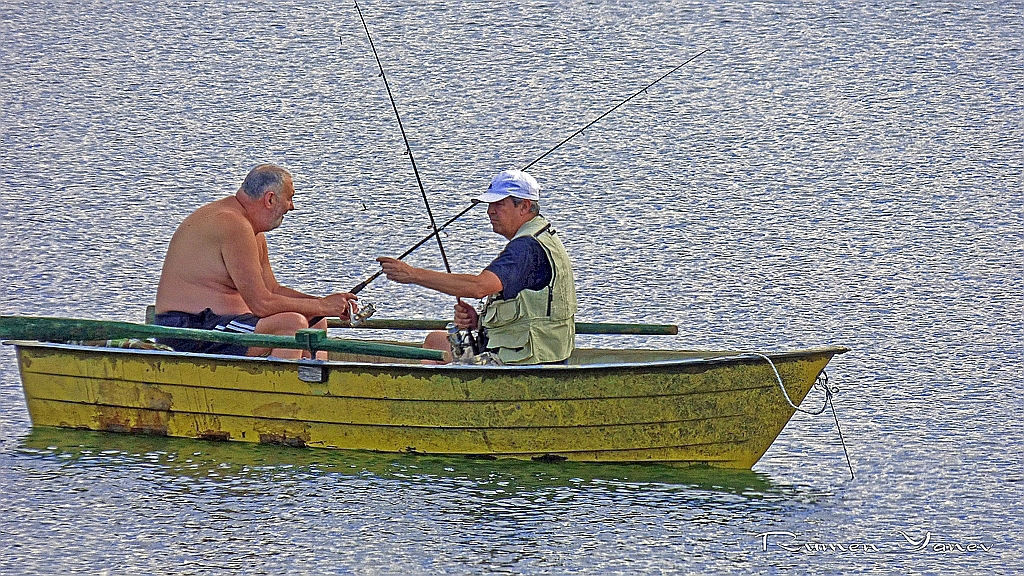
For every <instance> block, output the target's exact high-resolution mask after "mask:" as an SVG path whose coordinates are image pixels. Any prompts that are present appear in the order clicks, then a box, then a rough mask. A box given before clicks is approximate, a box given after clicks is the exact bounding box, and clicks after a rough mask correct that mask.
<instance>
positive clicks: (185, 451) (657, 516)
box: [0, 0, 1024, 574]
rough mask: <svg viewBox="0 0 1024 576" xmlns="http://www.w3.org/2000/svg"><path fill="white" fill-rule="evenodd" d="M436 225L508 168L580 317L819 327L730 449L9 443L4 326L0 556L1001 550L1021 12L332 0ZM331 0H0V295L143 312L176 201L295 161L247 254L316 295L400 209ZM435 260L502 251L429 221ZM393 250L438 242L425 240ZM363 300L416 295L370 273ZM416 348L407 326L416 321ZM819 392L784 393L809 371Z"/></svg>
mask: <svg viewBox="0 0 1024 576" xmlns="http://www.w3.org/2000/svg"><path fill="white" fill-rule="evenodd" d="M361 7H362V9H363V12H364V14H365V16H366V18H367V24H368V26H369V28H370V30H371V32H372V34H373V37H374V42H375V44H376V45H377V48H378V50H379V51H380V54H381V59H382V62H383V65H384V67H385V70H386V71H387V78H388V81H389V82H390V84H391V88H392V91H393V93H394V94H395V98H396V100H397V104H398V107H399V110H400V112H401V114H402V120H403V122H404V125H405V129H406V131H407V133H408V135H409V139H410V144H411V147H412V150H413V154H414V157H415V159H416V163H417V165H418V167H419V169H420V175H421V177H422V180H423V182H424V185H425V186H426V189H427V191H428V194H429V196H430V202H431V207H432V209H433V211H434V213H435V214H436V215H437V217H438V218H443V219H447V218H448V217H450V216H452V215H454V214H456V213H457V212H458V211H460V210H461V209H462V208H463V207H465V206H466V204H467V198H468V196H469V195H470V194H473V193H478V192H479V191H480V190H482V189H483V188H484V187H485V186H486V183H487V181H488V179H489V177H490V176H491V175H492V174H493V173H494V172H496V171H497V170H500V169H503V168H507V167H510V166H518V167H521V166H524V165H526V164H528V163H530V162H532V161H533V160H535V159H537V158H538V157H540V156H541V155H542V154H543V153H544V152H545V151H547V150H549V149H550V148H551V147H553V146H554V145H555V144H557V143H558V142H560V141H561V140H562V139H564V138H566V137H567V136H569V135H571V134H572V133H573V132H575V131H576V130H577V129H579V128H581V127H582V126H584V125H585V124H587V122H589V121H591V120H593V119H594V118H596V117H597V116H599V115H600V114H602V113H603V112H605V111H606V110H608V109H609V108H611V107H613V106H615V105H616V104H617V103H619V102H621V101H622V100H624V99H625V98H627V97H628V96H629V95H630V94H632V93H634V92H635V91H637V90H638V89H639V88H641V87H642V86H644V85H645V84H647V83H649V82H651V81H653V80H654V79H656V78H658V77H659V76H660V75H662V74H664V73H665V72H667V71H668V70H670V69H671V68H672V67H674V66H676V65H677V64H679V63H680V62H683V61H685V60H686V59H687V58H689V57H691V56H693V55H694V54H697V53H698V52H700V51H701V50H703V49H705V48H707V49H708V52H707V53H706V54H704V55H703V56H701V57H700V58H698V59H696V60H694V61H693V62H691V63H690V64H688V65H686V66H685V67H683V68H682V69H680V70H678V71H677V72H675V73H674V74H672V75H670V76H669V77H667V78H666V79H665V80H663V81H661V82H660V83H658V84H657V85H655V86H654V87H652V88H651V89H649V90H648V91H647V92H646V93H643V94H641V95H639V96H638V97H637V98H635V99H634V100H632V101H631V102H629V103H628V104H626V105H624V106H623V107H621V108H619V109H618V110H616V111H615V112H614V113H613V114H611V115H609V116H608V117H606V118H604V119H602V120H601V121H600V122H598V123H597V124H595V125H594V126H593V127H591V128H589V129H588V130H586V131H585V132H583V133H582V134H581V135H579V136H577V137H575V138H573V139H572V140H571V141H570V142H569V143H567V144H566V145H564V146H562V147H561V148H559V149H558V150H557V151H556V152H554V153H552V154H551V155H549V156H547V157H545V158H544V159H543V160H541V161H540V162H538V163H537V164H536V166H534V167H533V168H532V169H531V172H533V174H534V175H535V176H536V177H537V178H538V179H539V180H540V181H541V184H542V186H543V187H544V190H543V192H542V194H543V202H542V204H543V210H544V213H545V214H546V215H547V216H548V217H549V218H551V219H552V220H553V221H555V223H556V226H557V227H558V229H559V231H560V234H561V235H562V236H563V238H564V240H565V243H566V245H567V247H568V250H569V252H570V254H571V255H572V257H573V259H574V261H575V263H576V268H577V284H578V287H577V289H578V292H579V298H580V314H579V316H578V319H580V320H582V321H611V322H614V321H624V322H659V323H661V322H671V323H676V324H678V325H679V326H680V335H679V336H677V337H672V338H668V337H648V338H641V337H629V338H623V337H596V336H590V337H581V338H580V342H579V343H580V344H581V345H586V346H590V345H614V346H621V345H628V346H651V347H668V348H723V347H733V348H742V349H756V350H782V349H793V348H799V347H806V346H818V345H824V344H837V345H844V346H848V347H850V348H851V349H852V351H851V352H850V353H847V354H844V355H842V356H839V357H836V358H835V359H834V360H833V361H832V363H831V364H830V366H829V375H830V377H831V380H832V382H833V383H834V384H836V385H838V386H839V388H840V392H839V394H838V395H837V397H836V410H837V415H838V417H839V422H840V424H841V425H842V430H843V433H844V436H845V438H846V443H847V446H848V449H849V452H850V458H851V461H852V465H853V468H854V470H855V473H856V475H855V478H854V479H852V480H851V479H850V475H849V471H848V469H847V463H846V459H845V456H844V453H843V447H842V445H841V444H840V442H839V439H838V433H837V430H836V426H835V422H834V421H833V420H832V419H831V417H830V415H828V413H827V412H826V415H822V416H818V417H811V416H807V415H803V414H798V415H797V416H796V417H795V418H794V419H793V421H792V422H791V423H790V424H789V425H788V426H787V428H786V429H785V430H784V431H783V433H782V435H781V436H780V437H779V439H778V440H777V442H776V443H775V444H774V445H773V447H772V448H771V449H770V450H769V451H768V453H767V454H766V455H765V457H764V458H763V459H762V460H761V461H760V462H759V463H758V464H757V465H756V466H755V467H754V471H752V472H746V473H735V472H728V473H727V472H714V471H707V470H696V471H674V470H671V469H666V468H660V467H647V466H613V467H605V466H559V465H552V464H535V463H530V464H526V463H504V462H471V461H464V460H448V459H432V458H416V457H410V456H387V455H375V454H361V453H349V452H327V453H325V452H321V451H307V450H296V449H284V448H273V447H261V446H235V445H230V446H225V445H221V444H214V443H206V442H191V441H183V440H170V439H153V438H135V437H131V438H129V437H123V436H115V435H104V434H95V433H84V432H76V431H66V430H52V429H45V428H37V429H33V428H32V427H31V422H30V420H29V417H28V412H27V410H26V407H25V401H24V395H23V393H22V390H21V387H20V382H19V378H18V374H17V370H16V367H15V361H14V354H13V350H12V349H11V348H10V347H7V346H5V347H0V572H3V573H10V574H48V573H65V574H68V573H91V574H98V573H109V574H138V573H175V574H209V573H253V574H261V573H267V574H278V573H370V574H373V573H382V574H383V573H388V574H390V573H398V572H406V573H451V574H466V573H481V574H484V573H487V574H490V573H515V574H537V573H553V574H568V573H588V574H604V573H723V572H757V573H784V572H785V573H789V572H791V571H795V572H809V571H815V572H818V571H824V572H842V573H882V574H888V573H935V574H938V573H979V571H981V572H985V573H995V574H1000V573H1013V572H1015V571H1016V570H1017V569H1018V568H1017V567H1019V566H1020V565H1021V564H1024V545H1022V543H1021V541H1020V537H1019V531H1018V530H1017V528H1016V526H1017V525H1018V524H1019V522H1020V520H1021V514H1020V512H1019V507H1020V502H1021V501H1022V499H1024V494H1022V492H1024V490H1022V488H1024V466H1022V464H1021V458H1020V455H1019V453H1018V452H1019V449H1020V446H1021V445H1022V442H1024V434H1022V432H1021V429H1020V427H1019V426H1018V425H1017V420H1018V418H1019V415H1020V413H1021V412H1022V410H1024V402H1022V400H1021V396H1020V394H1018V391H1017V388H1018V387H1019V385H1020V383H1021V381H1022V380H1024V358H1022V356H1024V344H1022V342H1024V329H1022V315H1021V310H1022V309H1024V272H1022V270H1024V256H1022V251H1021V249H1020V246H1021V245H1024V201H1022V200H1024V198H1022V196H1024V193H1022V190H1024V170H1022V162H1024V161H1022V158H1024V127H1022V124H1024V120H1022V119H1024V106H1022V104H1021V102H1024V94H1022V92H1024V90H1022V87H1024V54H1022V43H1024V40H1022V38H1024V24H1022V20H1021V18H1020V14H1021V13H1022V12H1024V6H1022V5H1021V4H1020V3H1014V2H975V3H971V4H962V3H938V2H929V3H903V2H896V3H892V2H884V3H883V2H877V3H867V2H854V3H842V4H840V3H817V2H805V3H802V2H796V1H792V2H779V3H769V2H751V3H730V2H722V3H710V2H709V3H699V2H685V1H673V2H647V1H645V2H612V1H604V0H593V1H589V2H576V1H566V2H561V1H547V2H542V1H534V2H524V3H518V4H512V3H488V2H469V1H467V2H416V3H413V2H399V3H383V2H375V1H371V0H366V1H365V2H364V3H363V4H361ZM403 151H404V145H403V143H402V139H401V135H400V133H399V131H398V127H397V124H396V122H395V119H394V115H393V112H392V110H391V107H390V103H389V101H388V100H387V95H386V92H385V91H384V86H383V83H382V81H381V79H380V78H379V77H378V71H377V69H376V62H375V61H374V59H373V55H372V53H371V52H370V50H369V45H368V43H367V41H366V38H365V35H364V32H363V29H362V26H361V24H360V22H359V17H358V14H357V13H356V11H355V9H354V7H353V6H352V5H351V4H349V3H321V2H306V1H303V0H292V1H286V2H274V3H270V2H257V3H250V2H233V1H225V2H215V3H211V2H179V1H174V0H171V1H165V2H117V1H112V2H103V3H64V2H46V1H38V2H36V1H24V0H21V1H19V0H8V1H5V2H3V3H2V4H0V168H2V170H0V178H2V182H3V191H2V194H0V313H3V314H34V315H47V316H73V317H84V318H102V319H127V320H133V321H139V320H141V319H142V314H143V310H144V307H145V306H146V305H147V304H149V303H151V302H152V301H153V298H154V295H155V291H156V282H157V278H158V274H159V268H160V263H161V260H162V257H163V251H164V248H165V247H166V243H167V240H168V239H169V237H170V235H171V233H172V232H173V230H174V227H175V226H176V224H177V223H178V222H179V221H180V220H181V219H182V218H183V217H184V216H185V215H187V214H188V213H189V212H190V211H192V210H193V209H195V208H196V207H197V206H199V205H200V204H202V203H205V202H207V201H210V200H213V199H216V198H219V197H221V196H224V195H226V194H229V193H232V192H234V190H235V189H237V187H238V184H239V183H240V181H241V179H242V177H243V176H244V174H245V173H246V171H247V170H248V169H249V168H250V167H251V166H252V165H254V164H256V163H257V162H261V161H273V162H277V163H280V164H283V165H285V166H286V167H288V168H289V169H291V170H292V172H293V173H294V174H295V179H296V186H297V188H298V195H297V204H298V206H299V210H297V211H296V212H294V213H292V215H290V216H289V218H288V219H286V221H285V225H284V226H282V227H281V228H280V229H278V230H277V231H275V232H273V233H271V234H270V238H269V241H270V244H271V251H272V258H273V261H274V264H275V268H276V270H277V276H278V278H279V279H281V280H282V281H283V282H285V283H287V284H290V285H292V286H295V287H296V288H299V289H302V290H305V291H308V292H313V293H325V292H328V291H335V290H347V289H349V288H351V287H352V286H354V285H355V284H356V283H358V282H359V281H360V280H362V279H364V278H365V277H366V276H367V275H369V274H370V273H372V272H373V271H374V270H375V266H374V262H373V258H374V257H375V256H377V255H389V254H390V255H394V254H398V253H400V252H402V251H404V250H405V249H406V248H407V247H408V246H411V245H412V244H413V243H415V242H416V241H417V240H418V239H420V238H421V237H422V236H424V235H426V234H427V233H428V232H429V221H428V220H427V218H426V215H425V211H424V208H423V204H422V199H421V198H420V194H419V190H418V188H417V185H416V180H415V178H414V176H413V173H412V170H411V168H410V164H409V159H408V157H407V156H405V155H404V154H403ZM444 240H445V247H446V250H447V253H448V255H449V259H450V260H451V263H452V267H453V268H454V269H455V270H456V271H463V272H476V271H478V270H479V269H480V268H481V267H482V266H484V265H485V264H486V263H487V262H489V259H490V257H492V256H493V255H494V254H495V253H496V252H497V251H498V250H499V249H500V247H501V245H502V243H503V242H502V239H501V238H500V237H497V236H496V235H494V234H492V233H490V231H489V227H488V226H487V223H486V220H485V216H484V215H483V211H482V210H478V211H474V212H470V213H469V214H468V215H466V216H465V217H463V218H462V219H461V220H459V221H458V222H457V223H456V224H454V225H452V227H451V228H450V232H449V233H448V234H447V235H446V236H445V238H444ZM409 261H411V262H413V263H415V264H417V265H421V266H429V267H434V268H441V260H440V257H439V256H438V254H437V250H436V246H433V245H431V244H428V245H426V246H424V247H423V248H421V249H420V250H419V251H417V252H416V253H415V254H414V255H412V256H411V257H410V258H409ZM361 296H362V298H363V299H364V301H365V300H369V301H373V302H375V303H377V305H378V308H380V309H381V312H380V313H379V314H380V315H381V316H382V317H390V318H400V317H425V318H434V317H442V316H445V315H447V314H449V313H450V307H451V302H450V301H448V300H447V299H445V298H440V297H436V296H435V295H433V294H431V293H429V292H427V291H425V290H422V289H419V288H415V287H406V286H398V285H395V284H392V283H389V282H387V281H378V282H376V283H374V284H372V285H371V286H370V287H369V288H367V289H366V290H365V291H364V292H363V293H362V294H361ZM416 336H418V335H412V337H416ZM807 402H808V403H809V404H816V403H819V402H820V398H817V397H814V396H812V397H810V398H809V399H808V400H807Z"/></svg>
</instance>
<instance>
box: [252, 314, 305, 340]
mask: <svg viewBox="0 0 1024 576" xmlns="http://www.w3.org/2000/svg"><path fill="white" fill-rule="evenodd" d="M308 326H309V321H308V320H306V317H305V316H303V315H302V314H299V313H298V312H279V313H277V314H273V315H270V316H267V317H266V318H260V320H259V322H257V323H256V333H257V334H277V335H282V336H292V335H294V334H295V333H296V332H298V331H299V330H302V329H303V328H307V327H308Z"/></svg>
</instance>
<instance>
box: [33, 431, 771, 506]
mask: <svg viewBox="0 0 1024 576" xmlns="http://www.w3.org/2000/svg"><path fill="white" fill-rule="evenodd" d="M20 452H21V453H22V454H23V455H26V456H29V457H42V458H58V459H59V460H60V461H61V462H62V463H63V465H64V466H77V467H89V468H96V467H99V468H103V469H106V468H117V469H125V468H128V469H130V468H131V467H132V466H145V467H146V469H147V470H148V471H150V472H152V471H154V470H156V469H158V470H160V471H161V473H162V474H166V475H168V476H173V477H192V478H196V479H200V480H204V481H205V480H209V479H210V478H220V479H224V480H226V481H230V479H231V478H237V477H253V476H258V477H266V476H274V475H277V474H285V475H289V476H302V477H308V476H309V474H316V475H322V474H339V475H342V476H360V477H365V476H366V475H368V474H369V475H371V476H372V477H375V478H380V479H384V480H398V481H402V482H408V483H413V484H430V485H443V484H446V483H452V482H454V483H457V484H458V485H459V486H462V487H463V488H461V489H464V484H465V483H466V482H468V483H470V484H471V485H474V486H477V487H479V488H482V489H486V488H487V487H488V486H492V487H493V486H500V488H501V494H504V495H506V496H508V495H512V494H515V493H517V492H522V491H537V490H543V489H546V488H560V487H567V486H568V487H578V486H580V485H581V484H590V485H595V486H600V485H607V486H609V487H610V488H614V489H615V490H616V491H618V492H621V491H623V490H626V489H628V488H630V487H632V488H634V489H636V490H645V491H649V490H651V489H652V487H653V486H654V485H659V486H662V487H663V488H664V489H670V488H671V487H683V488H685V489H687V490H694V489H696V490H706V491H710V492H714V493H730V494H742V495H744V496H746V497H749V498H753V499H758V498H759V497H761V496H765V495H769V494H782V493H785V492H786V491H787V490H790V489H791V488H790V487H786V486H777V485H775V484H773V483H772V481H771V480H770V479H769V478H768V476H767V475H765V474H763V473H758V472H754V471H751V470H729V469H723V468H711V467H704V466H693V467H688V468H680V467H676V466H666V465H663V464H594V463H582V462H561V463H559V464H558V465H557V466H552V465H551V464H550V463H547V462H532V461H521V460H476V459H470V458H462V457H452V456H431V455H413V454H391V453H383V452H369V451H364V450H304V449H299V448H292V447H290V446H279V445H268V444H252V443H242V442H206V441H202V440H193V439H190V438H171V437H158V436H150V435H129V434H113V433H108V432H95V431H91V430H76V429H69V428H52V427H49V426H36V427H33V428H32V430H31V431H30V432H29V434H28V435H27V436H26V437H25V438H23V439H22V441H21V443H20ZM154 467H155V468H154Z"/></svg>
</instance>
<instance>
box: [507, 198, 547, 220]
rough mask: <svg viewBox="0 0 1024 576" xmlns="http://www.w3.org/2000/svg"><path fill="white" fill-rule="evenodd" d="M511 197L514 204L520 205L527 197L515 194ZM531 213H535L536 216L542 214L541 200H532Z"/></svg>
mask: <svg viewBox="0 0 1024 576" xmlns="http://www.w3.org/2000/svg"><path fill="white" fill-rule="evenodd" d="M509 198H511V199H512V205H513V206H519V205H520V204H522V203H523V201H524V200H526V198H516V197H515V196H509ZM530 214H533V215H534V216H536V215H538V214H540V201H539V200H530Z"/></svg>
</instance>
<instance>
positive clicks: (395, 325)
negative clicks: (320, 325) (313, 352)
mask: <svg viewBox="0 0 1024 576" xmlns="http://www.w3.org/2000/svg"><path fill="white" fill-rule="evenodd" d="M449 322H451V320H429V319H426V320H400V319H378V320H374V319H369V320H363V322H362V323H361V324H359V325H358V326H349V323H348V322H347V321H345V320H340V319H338V318H328V319H327V326H328V327H329V328H375V329H380V330H444V329H445V327H446V326H447V325H448V323H449ZM576 333H577V334H641V335H650V336H674V335H676V334H678V333H679V327H678V326H676V325H675V324H614V323H608V322H577V323H576Z"/></svg>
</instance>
